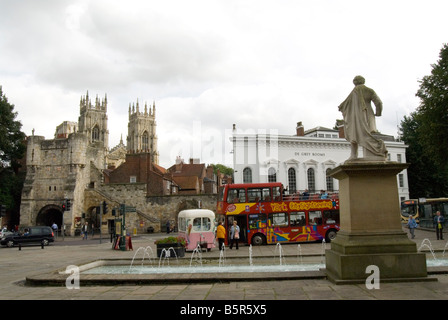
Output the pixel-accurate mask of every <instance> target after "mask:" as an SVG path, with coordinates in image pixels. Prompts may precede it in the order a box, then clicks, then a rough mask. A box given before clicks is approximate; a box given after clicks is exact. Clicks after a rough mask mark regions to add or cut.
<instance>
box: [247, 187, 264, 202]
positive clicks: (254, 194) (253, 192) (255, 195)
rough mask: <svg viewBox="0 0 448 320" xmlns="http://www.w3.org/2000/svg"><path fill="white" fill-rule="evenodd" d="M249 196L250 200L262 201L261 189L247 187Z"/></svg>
mask: <svg viewBox="0 0 448 320" xmlns="http://www.w3.org/2000/svg"><path fill="white" fill-rule="evenodd" d="M247 198H248V201H249V202H258V201H261V189H247Z"/></svg>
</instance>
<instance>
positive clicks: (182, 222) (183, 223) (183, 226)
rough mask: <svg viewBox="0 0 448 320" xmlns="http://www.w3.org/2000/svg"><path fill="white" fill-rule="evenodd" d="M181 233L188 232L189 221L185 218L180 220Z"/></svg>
mask: <svg viewBox="0 0 448 320" xmlns="http://www.w3.org/2000/svg"><path fill="white" fill-rule="evenodd" d="M178 228H179V231H186V230H187V219H185V218H179V226H178Z"/></svg>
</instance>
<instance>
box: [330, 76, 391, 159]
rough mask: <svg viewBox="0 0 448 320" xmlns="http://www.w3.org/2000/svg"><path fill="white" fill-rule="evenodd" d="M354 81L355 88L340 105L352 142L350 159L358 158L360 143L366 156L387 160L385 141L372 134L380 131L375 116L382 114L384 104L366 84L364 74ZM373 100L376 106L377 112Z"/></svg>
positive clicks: (348, 139)
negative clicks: (373, 106) (373, 107)
mask: <svg viewBox="0 0 448 320" xmlns="http://www.w3.org/2000/svg"><path fill="white" fill-rule="evenodd" d="M353 83H354V84H355V88H354V89H353V91H352V92H351V93H350V94H349V96H348V97H347V99H345V101H344V102H342V103H341V105H340V106H339V111H341V112H342V115H343V117H344V131H345V138H346V139H347V141H348V142H350V144H351V154H350V158H349V159H348V160H353V159H358V145H360V146H362V147H363V148H364V158H368V159H372V160H385V159H386V156H387V149H386V146H385V145H384V141H382V140H380V139H377V138H375V137H374V136H373V135H372V134H374V133H377V132H378V130H377V129H376V124H375V116H377V117H380V116H381V112H382V110H383V104H382V102H381V100H380V98H379V97H378V96H377V95H376V93H375V91H373V90H372V89H370V88H368V87H366V86H365V85H364V83H365V79H364V78H363V77H362V76H356V77H355V78H354V79H353ZM372 101H373V103H374V105H375V108H376V110H375V111H376V112H375V113H373V109H372V105H371V102H372Z"/></svg>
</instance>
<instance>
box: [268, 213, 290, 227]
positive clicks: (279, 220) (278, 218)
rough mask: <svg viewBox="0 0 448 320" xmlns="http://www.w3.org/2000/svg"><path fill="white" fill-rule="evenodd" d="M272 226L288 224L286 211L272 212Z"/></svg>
mask: <svg viewBox="0 0 448 320" xmlns="http://www.w3.org/2000/svg"><path fill="white" fill-rule="evenodd" d="M269 220H270V221H271V226H273V227H286V226H288V215H287V214H286V213H284V212H277V213H271V214H270V215H269Z"/></svg>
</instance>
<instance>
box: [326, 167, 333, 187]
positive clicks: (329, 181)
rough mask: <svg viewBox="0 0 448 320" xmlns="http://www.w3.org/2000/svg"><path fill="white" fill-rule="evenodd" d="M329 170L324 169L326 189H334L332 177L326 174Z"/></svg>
mask: <svg viewBox="0 0 448 320" xmlns="http://www.w3.org/2000/svg"><path fill="white" fill-rule="evenodd" d="M330 171H331V169H330V168H328V169H327V171H326V174H327V178H326V180H327V190H328V191H333V190H334V183H333V178H332V177H330V176H329V175H328V173H329V172H330Z"/></svg>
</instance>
